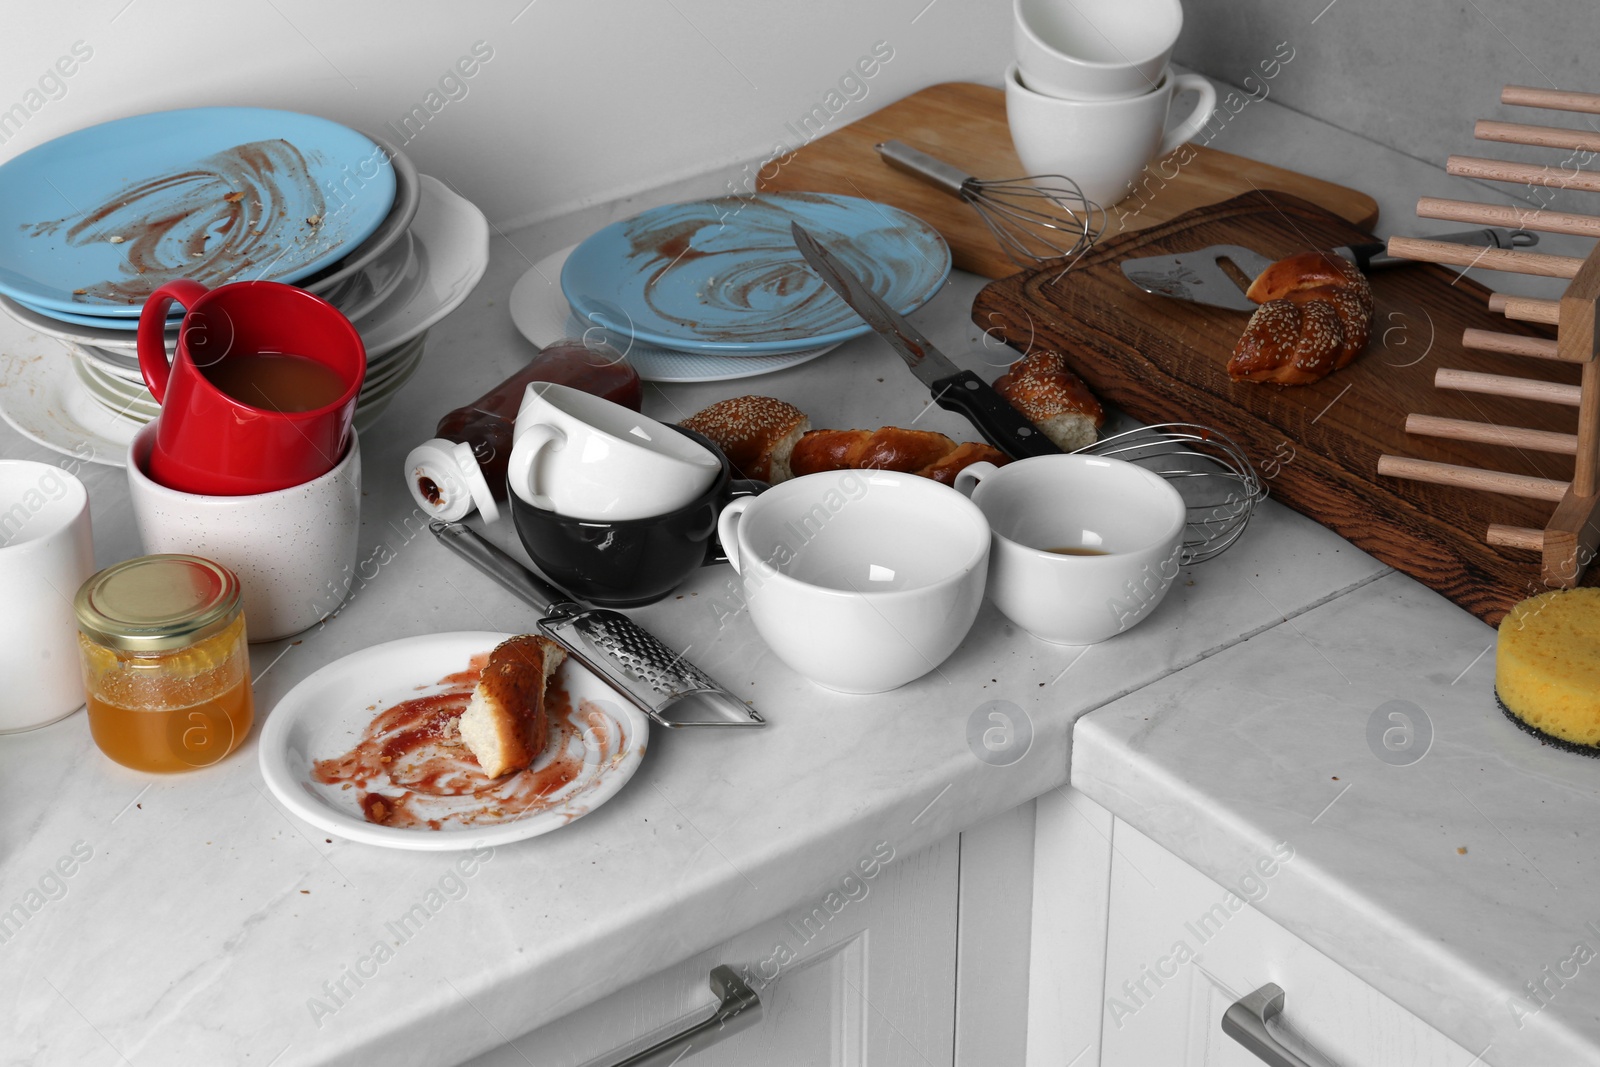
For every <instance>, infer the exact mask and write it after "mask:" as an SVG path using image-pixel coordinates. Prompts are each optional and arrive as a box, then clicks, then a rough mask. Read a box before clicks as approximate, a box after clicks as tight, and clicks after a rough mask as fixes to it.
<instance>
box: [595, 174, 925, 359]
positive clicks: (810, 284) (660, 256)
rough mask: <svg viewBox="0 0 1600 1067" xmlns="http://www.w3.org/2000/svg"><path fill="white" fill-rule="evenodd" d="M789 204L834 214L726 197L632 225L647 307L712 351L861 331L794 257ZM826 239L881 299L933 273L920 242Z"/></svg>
mask: <svg viewBox="0 0 1600 1067" xmlns="http://www.w3.org/2000/svg"><path fill="white" fill-rule="evenodd" d="M784 201H800V202H811V203H818V204H828V205H831V204H832V201H830V200H828V199H827V198H826V197H817V196H814V195H813V196H808V195H807V194H804V193H785V194H783V197H782V198H781V199H769V198H764V197H739V196H727V197H720V198H717V199H714V200H705V201H699V202H696V203H691V204H680V205H678V206H677V207H676V208H674V209H663V211H662V212H653V213H651V214H650V216H649V217H648V218H647V219H644V220H634V221H632V222H631V223H629V224H628V225H627V226H626V227H625V228H624V231H623V232H624V236H625V238H626V239H627V241H628V243H629V249H628V256H629V260H630V262H632V263H634V264H635V265H636V269H638V270H639V271H640V272H641V273H642V272H645V271H648V272H649V273H648V275H647V276H646V278H645V281H644V284H643V293H642V296H643V298H644V301H645V303H646V304H647V305H648V306H649V307H650V309H651V310H652V311H653V312H654V313H655V314H656V315H658V316H660V317H661V319H662V320H664V321H667V322H672V323H676V324H678V325H681V326H683V327H685V328H687V329H691V330H693V331H695V333H696V334H697V335H698V336H699V337H700V338H701V339H704V340H710V341H737V342H749V341H767V340H771V339H773V338H775V337H815V336H818V335H820V334H824V333H827V332H829V331H831V330H837V329H840V328H843V327H845V326H848V325H849V324H850V323H851V322H852V321H855V314H854V312H852V311H850V309H849V308H848V307H846V306H845V305H844V303H843V301H841V300H840V299H839V297H838V296H836V295H835V294H834V292H833V290H832V289H830V288H828V287H827V285H825V284H824V283H823V282H822V279H821V278H819V277H818V276H817V274H816V272H814V271H813V270H812V269H811V268H810V267H808V266H807V265H806V263H805V260H804V259H803V258H802V257H801V255H800V252H799V250H798V249H796V248H795V246H794V236H793V235H792V234H791V233H790V231H789V224H790V222H791V221H792V220H793V218H794V214H793V212H792V211H790V210H787V209H786V208H785V207H784V206H783V203H784ZM821 236H822V237H823V238H824V239H825V241H826V243H827V245H828V248H829V250H830V251H832V252H833V253H835V254H836V255H838V256H840V257H841V258H842V259H844V260H845V262H846V263H847V264H848V265H849V266H850V268H851V270H853V271H854V272H855V273H856V274H857V276H858V277H860V278H861V279H862V280H863V282H865V283H866V285H867V287H868V288H870V289H871V290H872V291H873V292H875V293H877V294H878V295H879V296H886V295H888V294H889V293H891V292H892V291H893V290H894V287H895V285H896V284H897V281H898V279H901V278H904V277H908V276H910V277H915V276H917V275H918V274H919V272H921V271H923V270H925V269H926V268H925V267H924V266H923V265H921V264H920V263H919V262H918V261H917V260H915V259H913V258H912V255H913V254H916V255H919V256H920V255H921V253H920V252H918V250H917V248H916V245H915V242H908V241H904V240H888V241H886V240H883V239H882V232H881V231H871V232H867V233H861V234H851V235H846V234H838V233H831V232H830V233H825V234H822V235H821ZM696 238H699V244H698V246H696V245H695V241H696ZM699 261H704V262H699ZM695 305H698V306H695ZM702 309H703V310H702Z"/></svg>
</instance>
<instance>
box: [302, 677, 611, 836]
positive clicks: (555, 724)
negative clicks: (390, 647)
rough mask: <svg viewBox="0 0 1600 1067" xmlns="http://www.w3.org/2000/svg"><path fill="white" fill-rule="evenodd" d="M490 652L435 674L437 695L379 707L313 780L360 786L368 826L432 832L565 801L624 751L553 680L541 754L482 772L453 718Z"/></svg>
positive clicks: (316, 767) (585, 703)
mask: <svg viewBox="0 0 1600 1067" xmlns="http://www.w3.org/2000/svg"><path fill="white" fill-rule="evenodd" d="M487 658H488V657H487V654H484V655H479V656H474V657H473V658H472V660H471V661H470V666H469V667H468V669H467V670H465V671H460V672H457V673H454V674H449V675H446V676H445V677H443V678H441V679H439V681H438V683H437V689H438V691H437V692H432V693H429V694H427V695H426V696H419V697H413V698H412V699H410V700H403V701H401V702H400V703H398V704H394V705H392V706H390V707H387V708H384V709H383V710H381V711H379V712H378V713H377V715H376V716H374V717H373V720H372V722H371V723H370V724H369V725H368V726H367V728H366V731H365V732H364V733H363V734H362V736H361V739H360V741H359V742H357V744H356V745H355V747H354V748H352V749H350V750H349V751H348V752H346V753H344V754H343V755H341V756H335V757H333V758H331V759H323V760H317V761H316V763H314V764H313V766H312V777H313V778H314V779H315V780H316V781H318V782H320V783H322V784H324V785H341V786H345V787H346V788H352V789H359V790H360V791H361V792H360V794H359V797H358V800H359V803H360V805H361V811H362V814H363V815H364V816H365V817H366V820H367V821H368V822H372V823H378V824H380V825H383V826H395V827H400V828H403V829H416V828H422V827H426V828H427V829H430V830H439V829H442V828H443V827H445V826H446V825H456V826H472V825H486V824H494V823H498V822H506V821H511V820H513V819H520V818H525V817H527V816H528V815H532V814H536V813H538V812H541V811H547V810H549V809H551V808H554V807H557V806H560V805H566V804H568V803H569V802H570V801H571V800H572V799H573V798H574V797H576V796H578V795H580V794H582V793H584V792H586V791H588V790H589V789H591V788H593V787H594V786H596V785H598V784H599V783H600V781H601V778H602V776H603V775H604V773H605V772H606V770H608V769H609V768H610V767H611V766H612V765H613V764H615V763H616V762H617V761H618V760H619V759H620V758H621V757H622V756H623V755H625V754H626V753H627V747H626V739H625V738H624V737H623V733H622V729H621V725H620V724H619V723H618V722H617V721H616V719H615V718H614V717H613V716H612V715H611V714H609V713H608V712H607V711H606V710H605V709H604V708H602V707H600V706H599V705H598V704H596V703H594V702H593V701H590V700H580V701H578V702H576V704H574V701H573V699H572V697H571V695H570V694H569V693H568V692H567V691H566V689H565V688H563V687H561V686H560V685H559V683H558V682H555V681H552V683H551V686H550V688H549V690H548V691H547V692H546V694H545V704H546V708H547V711H548V714H549V722H550V727H549V740H548V741H547V743H546V745H545V749H544V751H543V752H542V753H540V755H539V758H538V759H537V760H535V761H534V764H533V766H531V767H529V768H528V769H527V770H524V771H519V772H517V773H516V774H509V775H503V776H502V777H499V778H490V777H488V776H487V775H485V774H484V773H483V770H482V768H481V767H479V765H478V761H477V758H476V757H475V756H473V754H472V751H471V749H469V748H467V746H466V745H465V744H464V743H463V742H462V741H461V737H460V733H459V730H458V721H459V719H460V716H461V713H462V712H464V711H465V710H466V709H467V703H468V701H470V700H471V699H472V691H473V689H474V688H475V687H476V686H477V684H478V679H479V677H480V676H481V674H482V671H483V666H484V663H485V662H486V661H487ZM428 688H436V687H428ZM586 754H589V755H590V757H591V758H590V759H589V760H588V761H587V762H586V760H585V756H586ZM596 757H597V758H596Z"/></svg>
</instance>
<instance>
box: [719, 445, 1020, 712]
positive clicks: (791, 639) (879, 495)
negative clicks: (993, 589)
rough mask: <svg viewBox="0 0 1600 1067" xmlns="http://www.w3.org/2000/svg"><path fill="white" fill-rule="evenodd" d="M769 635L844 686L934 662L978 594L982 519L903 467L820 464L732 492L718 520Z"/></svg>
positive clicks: (779, 650) (814, 672)
mask: <svg viewBox="0 0 1600 1067" xmlns="http://www.w3.org/2000/svg"><path fill="white" fill-rule="evenodd" d="M717 534H718V536H719V538H720V539H721V541H722V547H723V551H725V552H726V553H727V555H728V562H729V563H730V564H732V565H733V568H734V570H736V571H738V572H739V575H740V582H741V585H742V587H743V594H744V600H745V604H746V606H747V607H748V610H749V613H750V619H751V621H752V622H753V623H754V624H755V628H756V632H757V633H759V634H760V635H761V637H762V639H763V640H764V641H766V643H767V646H768V647H769V648H771V649H772V651H773V652H774V653H776V654H777V656H778V658H779V659H781V660H782V661H783V662H784V663H786V664H788V665H789V667H791V668H792V669H793V670H794V671H795V672H796V673H797V674H800V675H802V676H804V677H806V678H809V679H810V680H811V681H813V682H815V683H816V684H818V685H820V686H823V687H824V688H827V689H834V690H837V691H839V692H842V693H883V692H887V691H888V690H890V689H895V688H897V687H899V686H902V685H905V684H906V683H907V682H910V681H913V680H914V679H917V678H920V677H922V676H923V675H924V674H927V673H928V672H929V671H931V670H933V669H934V668H936V667H938V666H939V664H941V663H943V662H944V661H945V660H946V659H947V658H949V656H950V654H951V653H952V652H954V651H955V650H956V647H957V646H958V645H960V644H961V641H962V639H963V638H964V637H966V635H967V631H968V630H970V629H971V628H972V622H973V620H974V619H975V618H977V614H978V609H979V607H981V606H982V603H983V588H984V582H985V580H986V574H987V570H988V561H989V524H988V523H987V522H985V521H984V518H983V513H982V512H980V511H979V510H978V509H977V508H976V507H975V506H973V504H972V502H971V501H969V500H967V499H966V498H965V497H964V496H962V495H961V494H960V493H957V492H956V491H955V490H953V489H951V488H949V487H948V486H944V485H940V484H939V483H937V482H934V481H930V480H929V479H926V478H918V477H917V476H916V475H913V474H896V473H892V472H888V471H872V470H846V471H829V472H826V473H823V474H811V475H807V476H805V477H803V478H795V479H793V480H791V481H787V482H783V483H782V484H780V485H776V486H773V487H772V488H771V489H769V490H767V491H766V492H765V493H762V494H761V495H760V496H748V497H740V498H738V499H736V500H733V501H732V502H730V503H729V504H728V505H727V506H726V507H725V508H723V510H722V514H721V516H720V517H719V519H718V522H717Z"/></svg>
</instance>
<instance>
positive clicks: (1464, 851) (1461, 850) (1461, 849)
mask: <svg viewBox="0 0 1600 1067" xmlns="http://www.w3.org/2000/svg"><path fill="white" fill-rule="evenodd" d="M1466 854H1467V846H1466V845H1461V846H1460V847H1458V848H1457V849H1456V855H1458V856H1465V855H1466Z"/></svg>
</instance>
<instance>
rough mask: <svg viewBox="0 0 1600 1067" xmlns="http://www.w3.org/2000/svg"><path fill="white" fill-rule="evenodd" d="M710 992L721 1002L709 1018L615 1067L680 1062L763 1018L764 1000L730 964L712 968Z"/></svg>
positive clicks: (646, 1066) (640, 1066)
mask: <svg viewBox="0 0 1600 1067" xmlns="http://www.w3.org/2000/svg"><path fill="white" fill-rule="evenodd" d="M711 993H712V995H713V996H715V997H716V998H717V1002H718V1003H717V1007H716V1010H714V1011H713V1012H712V1013H711V1017H710V1018H709V1019H705V1020H703V1021H701V1022H698V1023H695V1024H694V1025H693V1026H691V1027H689V1028H688V1029H687V1030H684V1031H683V1032H681V1033H677V1034H674V1035H672V1036H671V1037H669V1038H667V1039H666V1040H665V1041H659V1042H657V1043H656V1044H654V1045H651V1046H650V1047H649V1048H647V1049H645V1050H644V1051H643V1052H635V1053H634V1054H633V1055H632V1056H629V1057H628V1058H627V1059H625V1060H621V1061H619V1062H618V1063H617V1064H616V1065H615V1067H654V1065H656V1064H669V1063H677V1062H678V1060H679V1059H681V1058H682V1057H684V1056H686V1055H688V1054H689V1053H690V1052H692V1051H699V1050H700V1049H703V1048H705V1047H707V1046H709V1045H713V1044H715V1043H717V1042H718V1041H721V1040H722V1039H723V1038H725V1037H729V1036H731V1035H732V1034H734V1033H737V1032H738V1031H740V1030H743V1029H744V1028H745V1027H747V1026H749V1025H750V1024H751V1023H753V1022H755V1021H756V1020H758V1019H760V1018H761V998H760V997H758V996H757V995H756V991H755V990H754V989H751V988H750V987H749V986H748V985H746V984H745V982H744V979H742V978H740V977H739V976H738V975H736V974H734V973H733V968H732V967H729V966H728V965H727V964H718V965H717V966H715V967H713V968H711ZM669 1053H674V1054H675V1055H669Z"/></svg>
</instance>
